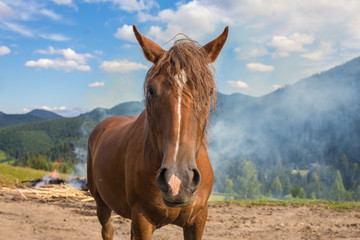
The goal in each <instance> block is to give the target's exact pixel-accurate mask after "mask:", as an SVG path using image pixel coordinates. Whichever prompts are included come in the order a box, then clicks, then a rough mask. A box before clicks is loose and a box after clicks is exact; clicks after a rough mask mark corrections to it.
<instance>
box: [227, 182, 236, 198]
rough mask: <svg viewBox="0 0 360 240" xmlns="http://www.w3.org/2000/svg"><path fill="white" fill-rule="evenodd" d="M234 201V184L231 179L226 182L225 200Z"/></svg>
mask: <svg viewBox="0 0 360 240" xmlns="http://www.w3.org/2000/svg"><path fill="white" fill-rule="evenodd" d="M232 199H234V183H233V181H231V179H226V181H225V200H232Z"/></svg>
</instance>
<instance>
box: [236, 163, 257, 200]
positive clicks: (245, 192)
mask: <svg viewBox="0 0 360 240" xmlns="http://www.w3.org/2000/svg"><path fill="white" fill-rule="evenodd" d="M237 174H238V175H237V176H236V178H235V180H233V182H234V190H235V192H236V193H237V194H238V196H237V198H240V199H257V198H259V197H260V196H261V191H260V189H261V184H260V183H259V180H258V171H257V170H256V166H255V164H254V163H253V162H251V161H248V160H243V161H241V162H240V164H239V165H238V168H237Z"/></svg>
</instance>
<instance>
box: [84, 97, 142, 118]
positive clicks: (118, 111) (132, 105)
mask: <svg viewBox="0 0 360 240" xmlns="http://www.w3.org/2000/svg"><path fill="white" fill-rule="evenodd" d="M143 110H144V103H143V102H138V101H133V102H125V103H120V104H118V105H116V106H114V107H112V108H110V109H106V108H96V109H94V110H92V111H91V112H88V113H84V114H81V115H80V116H79V117H80V118H81V119H84V120H85V121H96V122H99V121H101V120H103V119H105V118H107V117H110V116H127V115H139V114H140V113H141V112H142V111H143Z"/></svg>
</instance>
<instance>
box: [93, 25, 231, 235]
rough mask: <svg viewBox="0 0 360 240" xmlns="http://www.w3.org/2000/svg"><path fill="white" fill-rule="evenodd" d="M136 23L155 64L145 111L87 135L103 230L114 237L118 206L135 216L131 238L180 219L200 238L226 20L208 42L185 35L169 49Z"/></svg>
mask: <svg viewBox="0 0 360 240" xmlns="http://www.w3.org/2000/svg"><path fill="white" fill-rule="evenodd" d="M133 29H134V33H135V36H136V38H137V40H138V42H139V44H140V46H141V48H142V50H143V52H144V55H145V57H146V59H147V60H149V61H151V62H153V64H154V65H153V66H152V67H151V69H150V70H149V72H148V73H147V75H146V79H145V83H144V93H145V94H144V95H145V102H146V104H145V107H146V109H145V110H144V111H143V112H142V113H141V114H140V116H128V117H119V116H117V117H110V118H107V119H105V120H103V121H102V122H100V123H99V124H98V125H97V126H96V127H95V128H94V130H93V131H92V133H91V135H90V137H89V141H88V158H87V175H88V182H89V188H90V191H91V194H92V196H93V197H94V198H95V200H96V206H97V215H98V218H99V221H100V223H101V225H102V237H103V239H113V227H112V225H111V219H110V215H111V211H112V210H113V211H115V212H116V213H118V214H119V215H121V216H123V217H125V218H129V219H131V220H132V222H131V239H151V236H152V233H153V232H154V231H155V229H157V228H160V227H161V226H164V225H166V224H175V225H178V226H180V227H182V228H183V232H184V239H201V237H202V234H203V230H204V227H205V222H206V219H207V211H208V210H207V200H208V198H209V196H210V193H211V189H212V184H213V179H214V175H213V170H212V167H211V164H210V161H209V157H208V154H207V150H206V126H207V123H208V117H209V112H210V109H211V105H212V104H214V103H215V101H216V86H215V82H214V78H213V71H212V69H211V68H210V67H209V64H210V63H212V62H214V61H215V59H216V58H217V56H218V55H219V53H220V51H221V49H222V47H223V45H224V43H225V41H226V38H227V34H228V27H226V28H225V30H224V32H223V33H222V34H221V35H220V36H219V37H218V38H216V39H215V40H213V41H211V42H209V43H208V44H206V45H205V46H203V47H201V46H199V45H198V44H197V43H196V42H195V41H192V40H190V39H183V40H178V41H176V42H175V44H174V46H173V47H171V48H170V49H169V50H168V51H165V50H163V49H162V48H161V47H160V46H159V45H157V44H156V43H154V42H153V41H151V40H150V39H148V38H146V37H144V36H142V35H141V34H140V33H139V32H138V30H137V29H136V27H135V25H134V26H133Z"/></svg>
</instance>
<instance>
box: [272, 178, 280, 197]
mask: <svg viewBox="0 0 360 240" xmlns="http://www.w3.org/2000/svg"><path fill="white" fill-rule="evenodd" d="M270 191H271V194H270V195H272V196H273V197H278V198H279V197H282V195H283V185H282V183H281V181H280V178H279V177H278V176H276V177H275V178H274V180H273V181H272V183H271V186H270Z"/></svg>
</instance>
